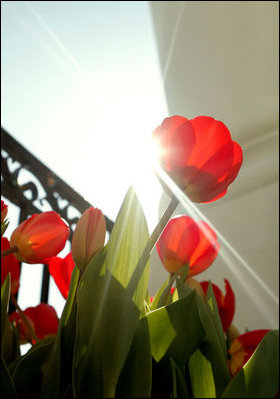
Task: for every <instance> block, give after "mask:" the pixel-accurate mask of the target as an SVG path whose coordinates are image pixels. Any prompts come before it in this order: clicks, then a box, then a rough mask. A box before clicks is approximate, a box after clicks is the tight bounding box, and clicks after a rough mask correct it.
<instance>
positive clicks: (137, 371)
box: [117, 316, 152, 398]
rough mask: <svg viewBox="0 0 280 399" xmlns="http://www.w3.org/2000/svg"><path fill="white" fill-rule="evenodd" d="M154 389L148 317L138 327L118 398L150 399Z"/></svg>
mask: <svg viewBox="0 0 280 399" xmlns="http://www.w3.org/2000/svg"><path fill="white" fill-rule="evenodd" d="M151 387H152V353H151V344H150V336H149V327H148V320H147V317H146V316H144V317H142V318H141V319H140V320H139V322H138V325H137V329H136V333H135V335H134V338H133V341H132V345H131V347H130V350H129V354H128V356H127V359H126V362H125V365H124V368H123V370H122V372H121V375H120V378H119V381H118V386H117V397H120V398H150V395H151Z"/></svg>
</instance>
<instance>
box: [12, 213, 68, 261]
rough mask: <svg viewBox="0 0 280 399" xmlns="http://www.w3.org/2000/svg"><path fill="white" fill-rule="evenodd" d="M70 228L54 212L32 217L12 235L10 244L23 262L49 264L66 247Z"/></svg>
mask: <svg viewBox="0 0 280 399" xmlns="http://www.w3.org/2000/svg"><path fill="white" fill-rule="evenodd" d="M68 236H69V227H68V226H67V225H66V223H65V222H64V221H63V220H62V219H61V217H60V216H59V214H58V213H56V212H54V211H49V212H43V213H40V214H39V215H37V214H35V215H32V216H31V217H30V218H29V219H27V220H25V221H24V222H23V223H21V224H20V225H19V226H18V227H17V228H16V229H15V230H14V232H13V233H12V236H11V240H10V244H11V247H13V246H16V247H17V249H18V251H17V252H15V256H16V257H17V258H18V260H19V261H21V262H26V263H48V260H49V258H51V257H53V256H56V255H57V254H58V253H59V252H60V251H61V250H62V249H63V248H64V246H65V244H66V241H67V239H68Z"/></svg>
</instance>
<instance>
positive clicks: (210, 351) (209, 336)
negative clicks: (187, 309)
mask: <svg viewBox="0 0 280 399" xmlns="http://www.w3.org/2000/svg"><path fill="white" fill-rule="evenodd" d="M196 300H197V306H198V309H199V317H200V320H201V322H202V325H203V328H204V331H205V333H206V334H205V337H204V340H203V343H202V345H200V348H199V349H200V350H201V352H202V354H203V355H204V356H205V357H206V358H207V359H208V360H209V361H210V362H211V365H212V371H213V375H214V380H215V386H216V394H217V396H218V397H219V396H220V395H221V394H222V392H223V391H224V389H225V387H226V386H227V384H228V383H229V381H230V379H231V378H230V374H229V371H228V366H227V359H226V358H225V355H224V348H223V345H222V344H221V341H220V337H219V335H218V333H217V330H216V328H215V323H214V321H213V317H212V315H211V312H209V305H208V304H207V303H205V301H203V300H202V298H201V297H200V296H199V295H198V294H197V295H196Z"/></svg>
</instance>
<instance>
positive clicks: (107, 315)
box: [74, 189, 149, 397]
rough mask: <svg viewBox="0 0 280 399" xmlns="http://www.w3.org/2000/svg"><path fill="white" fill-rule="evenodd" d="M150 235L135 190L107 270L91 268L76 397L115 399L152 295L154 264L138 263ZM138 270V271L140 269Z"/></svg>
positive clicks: (81, 314) (81, 310)
mask: <svg viewBox="0 0 280 399" xmlns="http://www.w3.org/2000/svg"><path fill="white" fill-rule="evenodd" d="M148 238H149V234H148V228H147V224H146V220H145V216H144V213H143V211H142V208H141V206H140V204H139V201H138V199H137V197H136V195H135V193H134V191H133V190H132V189H129V190H128V193H127V195H126V197H125V199H124V202H123V204H122V207H121V209H120V212H119V214H118V217H117V220H116V222H115V225H114V228H113V230H112V233H111V237H110V240H109V242H108V244H107V254H106V255H105V257H104V259H102V262H103V264H102V266H101V268H100V269H98V270H97V265H96V264H91V265H88V266H87V269H86V271H85V273H84V275H83V278H82V279H81V284H80V287H79V290H78V296H77V305H78V309H77V336H76V342H75V355H74V356H75V363H74V393H75V394H76V395H77V396H87V397H112V396H114V395H115V390H116V386H117V382H118V379H119V376H120V373H121V371H122V369H123V366H124V363H125V360H126V358H127V355H128V352H129V349H130V347H131V344H132V340H133V337H134V334H135V331H136V327H137V324H138V320H139V317H140V314H141V312H142V310H143V308H144V299H145V296H146V293H147V286H148V277H149V262H147V263H146V264H142V265H140V266H141V267H138V266H137V264H138V260H139V258H140V256H141V254H142V252H143V250H144V248H145V246H146V243H147V241H148ZM136 266H137V267H136Z"/></svg>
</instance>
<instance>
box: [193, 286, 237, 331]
mask: <svg viewBox="0 0 280 399" xmlns="http://www.w3.org/2000/svg"><path fill="white" fill-rule="evenodd" d="M224 282H225V289H226V294H225V295H224V294H223V293H222V291H221V290H220V288H219V287H218V286H217V285H215V284H213V283H212V287H213V292H214V295H215V298H216V301H217V306H218V310H219V315H220V318H221V322H222V326H223V330H224V331H227V330H228V328H229V326H230V325H231V322H232V319H233V316H234V311H235V296H234V292H233V290H232V288H231V285H230V283H229V281H228V280H227V279H224ZM200 285H201V286H202V289H203V291H204V294H205V295H206V293H207V289H208V285H209V282H208V281H202V282H201V283H200Z"/></svg>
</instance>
